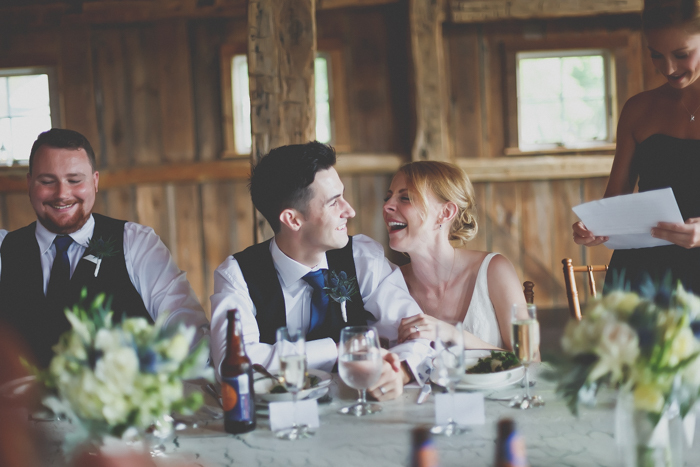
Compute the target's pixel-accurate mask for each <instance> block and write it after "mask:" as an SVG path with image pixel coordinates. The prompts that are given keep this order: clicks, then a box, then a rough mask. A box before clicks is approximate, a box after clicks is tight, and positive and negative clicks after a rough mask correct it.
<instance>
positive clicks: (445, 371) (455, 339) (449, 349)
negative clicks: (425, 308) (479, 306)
mask: <svg viewBox="0 0 700 467" xmlns="http://www.w3.org/2000/svg"><path fill="white" fill-rule="evenodd" d="M464 372H465V363H464V333H463V332H462V323H454V324H450V323H444V324H439V325H438V326H437V327H436V329H435V358H433V370H432V372H431V375H430V378H431V379H432V380H433V381H434V382H436V383H437V384H439V385H440V386H442V387H445V388H447V392H448V394H449V396H450V403H451V405H452V410H451V411H450V413H455V410H454V399H455V385H456V384H457V383H458V382H459V381H461V379H462V376H463V375H464ZM466 431H467V430H465V429H464V428H462V427H460V426H459V425H458V424H457V422H455V421H454V420H453V419H452V417H450V418H448V419H447V424H446V425H435V426H434V427H432V428H431V429H430V432H431V433H433V434H435V435H443V436H454V435H459V434H462V433H466Z"/></svg>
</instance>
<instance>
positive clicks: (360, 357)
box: [338, 326, 383, 417]
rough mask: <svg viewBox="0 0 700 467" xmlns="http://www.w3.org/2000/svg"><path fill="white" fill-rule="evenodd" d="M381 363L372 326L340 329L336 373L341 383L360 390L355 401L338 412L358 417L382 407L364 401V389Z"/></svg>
mask: <svg viewBox="0 0 700 467" xmlns="http://www.w3.org/2000/svg"><path fill="white" fill-rule="evenodd" d="M382 365H383V359H382V352H381V350H380V347H379V334H378V333H377V330H376V329H375V328H374V327H372V326H348V327H346V328H343V329H342V330H341V331H340V346H339V348H338V373H340V377H341V378H342V380H343V381H344V382H345V384H347V385H348V386H350V387H351V388H354V389H357V390H358V391H359V393H360V394H359V395H360V397H359V399H358V400H357V403H356V404H353V405H351V406H349V407H343V408H342V409H340V413H342V414H344V415H355V416H357V417H360V416H363V415H369V414H372V413H377V412H380V411H381V410H382V406H381V405H379V404H370V403H368V402H367V389H368V388H371V387H372V386H373V385H375V384H376V383H377V381H379V378H380V376H381V375H382Z"/></svg>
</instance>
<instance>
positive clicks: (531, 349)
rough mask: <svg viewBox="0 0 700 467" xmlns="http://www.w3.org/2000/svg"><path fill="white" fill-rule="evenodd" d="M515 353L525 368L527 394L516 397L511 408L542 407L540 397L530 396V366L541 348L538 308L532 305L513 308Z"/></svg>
mask: <svg viewBox="0 0 700 467" xmlns="http://www.w3.org/2000/svg"><path fill="white" fill-rule="evenodd" d="M510 322H511V324H512V326H513V335H512V339H513V352H515V355H516V356H517V357H518V358H519V359H520V361H521V362H522V364H523V366H524V367H525V394H523V395H522V396H515V397H514V398H513V400H512V401H511V403H510V406H511V407H513V408H516V409H522V410H525V409H530V408H532V407H542V406H543V405H544V400H542V398H541V397H540V396H531V395H530V378H529V369H530V364H531V363H532V362H533V361H534V360H535V357H536V356H537V354H538V352H539V348H540V323H538V322H537V307H535V305H533V304H532V303H516V304H514V305H513V307H512V314H511V321H510Z"/></svg>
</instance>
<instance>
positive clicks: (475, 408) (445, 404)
mask: <svg viewBox="0 0 700 467" xmlns="http://www.w3.org/2000/svg"><path fill="white" fill-rule="evenodd" d="M453 397H454V402H453V400H452V398H453ZM450 418H451V419H452V420H454V421H455V423H457V424H458V425H483V424H484V423H486V409H485V408H484V395H483V394H482V393H480V392H474V393H469V392H460V393H456V394H455V395H454V396H451V395H449V394H444V393H443V394H436V395H435V424H436V425H446V424H447V422H448V420H449V419H450Z"/></svg>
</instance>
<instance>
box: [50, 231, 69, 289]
mask: <svg viewBox="0 0 700 467" xmlns="http://www.w3.org/2000/svg"><path fill="white" fill-rule="evenodd" d="M72 243H73V239H72V238H71V237H70V236H68V235H57V236H56V238H54V240H53V244H54V245H55V246H56V258H55V259H54V260H53V266H51V277H50V278H49V286H48V287H47V288H46V297H47V298H49V299H51V300H58V299H59V298H60V297H61V296H63V294H65V292H66V291H67V289H68V283H69V282H70V260H69V259H68V248H69V247H70V246H71V244H72Z"/></svg>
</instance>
